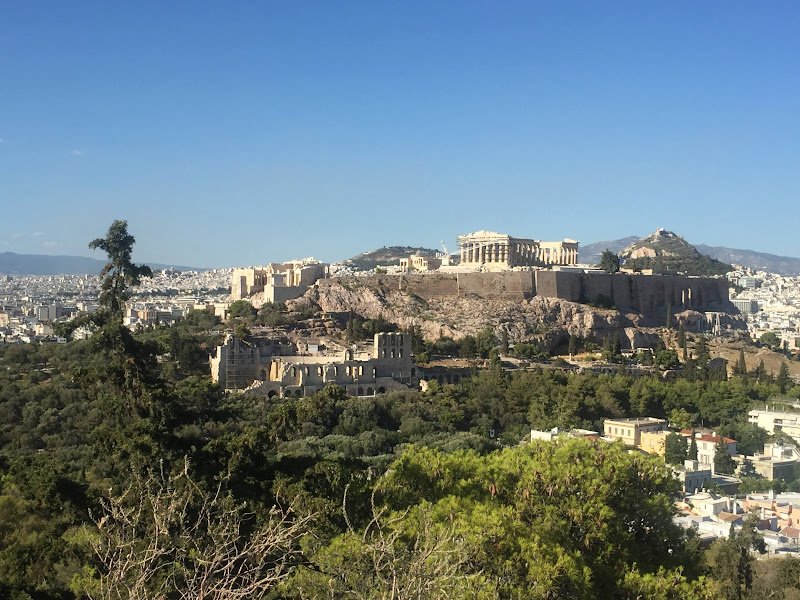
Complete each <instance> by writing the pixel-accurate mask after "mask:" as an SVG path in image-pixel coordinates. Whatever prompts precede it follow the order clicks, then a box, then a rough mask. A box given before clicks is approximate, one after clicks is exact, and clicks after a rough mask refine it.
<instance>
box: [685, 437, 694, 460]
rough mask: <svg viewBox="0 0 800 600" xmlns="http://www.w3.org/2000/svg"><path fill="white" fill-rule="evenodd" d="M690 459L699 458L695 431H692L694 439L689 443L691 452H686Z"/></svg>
mask: <svg viewBox="0 0 800 600" xmlns="http://www.w3.org/2000/svg"><path fill="white" fill-rule="evenodd" d="M686 458H688V459H689V460H697V440H696V439H695V435H694V431H692V441H691V442H690V443H689V452H688V453H687V454H686Z"/></svg>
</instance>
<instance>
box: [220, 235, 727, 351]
mask: <svg viewBox="0 0 800 600" xmlns="http://www.w3.org/2000/svg"><path fill="white" fill-rule="evenodd" d="M458 240H459V246H460V248H459V251H458V253H456V257H457V258H453V256H452V255H449V254H447V253H439V254H437V255H436V256H435V257H434V256H430V255H424V256H423V255H413V254H412V255H411V256H409V257H408V258H404V259H400V261H399V262H400V265H399V267H394V268H393V269H392V268H390V269H389V270H390V271H392V270H393V272H387V273H383V274H379V273H372V274H369V273H357V274H354V275H335V276H332V275H331V274H330V272H329V271H330V267H329V266H328V265H326V264H324V263H319V262H318V261H312V260H310V259H305V260H304V261H295V262H293V263H286V264H285V265H277V264H271V265H268V266H267V267H260V268H255V269H249V270H248V269H241V270H237V271H236V273H235V276H234V284H233V292H234V298H249V299H251V301H252V302H253V304H254V305H256V306H260V305H261V304H262V303H264V302H269V301H279V300H283V301H288V304H290V305H291V306H296V307H299V306H302V305H304V304H305V305H309V304H310V305H314V306H318V307H319V308H321V309H322V310H323V311H325V312H330V313H336V312H348V311H352V312H353V313H354V314H358V315H361V316H363V317H365V318H378V317H382V318H385V319H387V320H389V321H391V322H393V323H395V324H396V325H398V326H399V327H401V328H403V329H406V330H407V329H408V328H409V327H412V326H413V327H414V328H415V330H418V331H420V332H421V333H422V334H423V335H424V336H425V337H426V338H428V339H431V340H435V339H438V337H439V336H441V335H446V336H452V337H456V338H457V337H459V336H461V335H465V334H474V333H475V332H476V331H478V330H480V329H482V328H483V327H485V326H486V325H489V326H492V327H493V328H494V329H495V331H496V333H498V334H499V333H502V332H505V334H507V335H508V336H509V339H510V340H512V341H523V340H526V339H530V338H531V334H532V332H537V333H542V332H543V331H545V330H547V329H550V330H552V331H551V338H552V339H551V340H550V342H551V343H550V342H548V343H547V345H556V344H558V343H559V340H561V338H563V336H564V335H570V334H574V335H579V336H581V337H586V338H593V339H600V340H602V338H603V336H605V335H613V334H614V333H624V335H622V336H621V337H622V338H623V340H626V341H627V342H628V343H627V344H624V345H625V346H628V345H629V346H632V347H640V346H646V345H648V343H649V341H648V338H647V335H644V334H643V333H642V332H644V331H645V330H646V329H647V328H648V327H658V326H663V324H664V319H665V316H666V315H667V313H668V312H670V313H671V314H673V315H675V317H676V319H678V320H679V321H680V322H682V323H684V324H685V327H686V329H687V331H691V330H694V331H699V330H703V329H704V328H708V327H712V326H719V327H723V328H727V329H728V330H730V331H738V330H740V329H742V323H740V319H739V318H738V316H737V311H736V309H735V308H734V307H733V306H732V305H731V303H730V302H729V300H728V283H727V281H726V280H725V279H723V278H711V277H688V276H677V275H642V274H631V273H616V274H610V273H606V272H602V271H599V270H598V269H597V268H594V267H592V266H590V265H579V264H578V263H577V261H578V242H577V241H575V240H569V239H566V240H564V241H562V242H541V241H538V240H534V239H531V238H521V237H513V236H509V235H506V234H501V233H496V232H490V231H477V232H474V233H471V234H466V235H462V236H459V238H458ZM459 259H460V260H459ZM287 282H294V284H293V285H291V286H287ZM301 282H302V285H300V284H301ZM601 307H604V308H605V309H608V308H612V307H613V309H614V310H603V308H601Z"/></svg>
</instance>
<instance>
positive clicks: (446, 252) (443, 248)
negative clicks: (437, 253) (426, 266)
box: [440, 240, 450, 256]
mask: <svg viewBox="0 0 800 600" xmlns="http://www.w3.org/2000/svg"><path fill="white" fill-rule="evenodd" d="M440 243H441V244H442V250H444V253H445V254H447V255H448V256H450V252H448V251H447V246H445V245H444V240H442V241H441V242H440Z"/></svg>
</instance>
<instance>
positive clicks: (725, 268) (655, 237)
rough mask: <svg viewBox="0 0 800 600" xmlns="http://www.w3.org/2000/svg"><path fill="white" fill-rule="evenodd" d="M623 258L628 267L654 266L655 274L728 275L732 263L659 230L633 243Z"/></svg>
mask: <svg viewBox="0 0 800 600" xmlns="http://www.w3.org/2000/svg"><path fill="white" fill-rule="evenodd" d="M619 255H620V258H622V259H624V260H625V268H627V269H632V270H634V271H641V270H644V269H652V270H653V272H654V273H663V274H668V273H684V274H686V275H724V274H725V273H727V272H729V271H732V270H733V267H732V266H731V265H728V264H725V263H723V262H720V261H718V260H716V259H713V258H711V257H709V256H705V255H703V254H700V252H699V251H698V250H697V248H695V247H694V246H692V245H691V244H690V243H689V242H687V241H686V240H684V239H683V238H682V237H681V236H679V235H677V234H675V233H673V232H671V231H664V230H663V229H659V230H658V231H656V232H655V233H652V234H650V235H649V236H647V237H646V238H642V239H640V240H638V241H636V242H633V243H632V244H630V245H629V246H628V247H627V248H625V249H624V250H623V251H622V252H620V254H619Z"/></svg>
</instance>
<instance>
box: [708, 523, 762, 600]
mask: <svg viewBox="0 0 800 600" xmlns="http://www.w3.org/2000/svg"><path fill="white" fill-rule="evenodd" d="M757 523H758V516H757V515H755V514H749V515H747V516H746V517H745V518H744V520H743V521H742V528H741V530H740V531H739V532H738V533H736V532H735V531H734V530H733V527H731V532H730V534H729V536H728V537H727V538H719V539H717V540H716V541H715V542H714V543H713V544H712V546H711V548H710V549H709V551H708V554H707V561H708V566H709V571H710V574H711V575H712V577H713V578H714V579H715V580H716V581H715V584H716V585H715V591H716V597H717V598H720V599H724V600H742V599H744V598H747V597H748V595H749V592H750V590H751V589H752V587H753V572H754V565H755V558H754V557H753V556H752V554H751V552H753V551H757V552H760V553H761V554H763V553H764V552H765V551H766V547H765V544H764V539H763V537H762V536H761V535H760V534H758V533H756V531H755V528H756V524H757Z"/></svg>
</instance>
